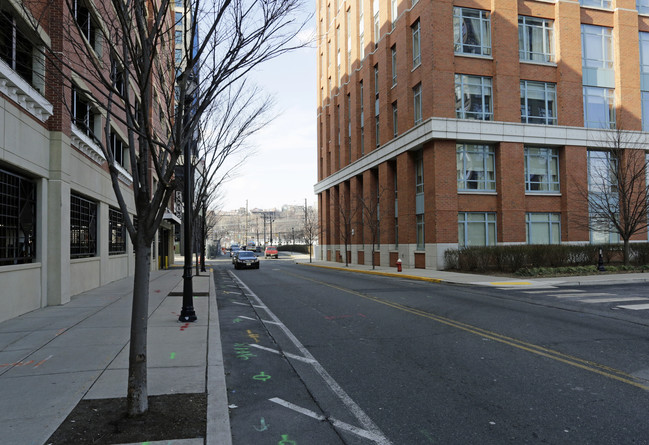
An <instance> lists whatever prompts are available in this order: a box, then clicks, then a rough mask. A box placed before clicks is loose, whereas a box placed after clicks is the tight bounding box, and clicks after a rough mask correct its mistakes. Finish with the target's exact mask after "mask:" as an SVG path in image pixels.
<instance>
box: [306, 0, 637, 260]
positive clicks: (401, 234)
mask: <svg viewBox="0 0 649 445" xmlns="http://www.w3.org/2000/svg"><path fill="white" fill-rule="evenodd" d="M317 14H318V15H317V20H318V21H317V23H318V32H319V36H320V39H319V45H318V55H319V58H318V88H319V91H318V94H319V96H318V101H319V106H318V156H317V158H318V183H317V184H316V187H315V189H316V193H318V195H319V209H320V226H321V237H320V239H321V245H322V250H321V253H320V255H321V257H322V258H323V259H329V260H338V261H342V260H343V258H342V255H344V252H345V250H346V249H345V245H347V246H348V247H347V249H348V250H349V252H348V260H349V261H351V262H352V263H365V264H370V263H371V259H370V257H369V255H370V254H371V252H372V238H373V236H372V235H373V234H374V235H376V238H377V239H376V241H377V242H376V250H377V252H376V253H375V258H374V260H375V263H376V264H380V265H388V264H389V265H394V263H395V261H396V259H397V258H401V259H402V261H403V264H404V267H417V268H433V269H435V268H437V269H441V268H443V266H444V264H443V262H444V260H443V258H444V251H445V250H447V249H448V248H457V247H458V246H459V247H462V246H468V245H494V244H522V243H588V242H616V241H617V240H618V239H619V238H618V236H617V233H613V232H612V231H608V232H607V231H606V230H599V231H596V232H595V231H592V230H590V229H589V228H588V227H587V225H585V224H584V220H585V219H587V218H588V206H587V205H585V204H584V201H585V198H584V195H583V193H581V190H583V189H584V187H586V190H587V187H588V183H589V176H588V175H589V173H588V172H589V168H590V169H591V170H593V169H597V166H598V165H601V162H602V157H605V156H606V155H605V153H606V152H605V151H602V149H601V147H604V146H606V144H607V143H609V142H607V141H609V140H610V138H609V134H610V133H611V131H610V129H616V128H617V129H622V130H624V131H623V133H624V134H628V135H633V136H634V137H635V136H638V135H639V136H642V135H643V134H644V133H643V131H647V130H648V129H649V1H648V0H637V1H636V0H580V1H563V0H556V1H555V0H518V1H515V0H465V1H450V0H418V1H417V0H412V1H410V0H352V1H349V0H320V1H318V6H317ZM598 148H599V150H598ZM636 148H637V147H636ZM640 149H642V147H640ZM598 162H599V163H600V164H598ZM636 239H638V240H639V239H643V240H646V239H647V234H646V232H643V233H642V234H639V235H637V236H636Z"/></svg>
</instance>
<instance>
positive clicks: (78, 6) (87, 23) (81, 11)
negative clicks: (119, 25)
mask: <svg viewBox="0 0 649 445" xmlns="http://www.w3.org/2000/svg"><path fill="white" fill-rule="evenodd" d="M73 3H74V18H75V20H76V22H77V25H78V26H79V29H80V30H81V34H82V35H83V36H84V37H85V38H86V40H87V41H88V43H90V46H91V47H92V48H93V49H94V50H95V51H98V50H99V45H98V42H99V39H98V38H97V34H98V31H97V29H98V27H97V23H96V21H95V18H94V17H93V16H92V13H91V12H90V10H89V9H88V7H87V5H86V4H85V2H84V1H83V0H75V1H74V2H73Z"/></svg>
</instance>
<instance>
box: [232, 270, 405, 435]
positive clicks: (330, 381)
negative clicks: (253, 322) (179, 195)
mask: <svg viewBox="0 0 649 445" xmlns="http://www.w3.org/2000/svg"><path fill="white" fill-rule="evenodd" d="M228 273H229V274H230V276H231V277H232V278H233V279H235V280H236V281H238V282H239V286H240V287H241V288H242V289H244V291H245V292H246V294H247V295H249V296H250V297H251V298H253V299H255V300H256V301H257V302H258V303H259V304H260V305H262V307H263V308H264V309H265V310H266V313H267V314H268V316H269V317H270V318H271V319H272V320H273V321H274V322H275V323H277V325H278V326H280V327H281V329H282V330H283V331H284V335H286V336H287V337H288V338H289V340H291V341H292V342H293V344H294V345H295V347H297V349H298V350H299V351H300V353H301V354H302V355H303V356H304V357H305V358H308V359H310V360H313V369H314V370H315V371H316V372H317V373H318V374H320V377H322V379H323V380H324V381H325V383H326V384H327V385H328V386H329V389H330V390H331V391H332V392H333V393H334V394H335V395H336V396H338V398H339V399H340V400H341V401H342V402H343V403H344V404H345V406H347V409H349V411H350V412H351V413H352V414H353V415H354V416H355V417H356V419H358V421H359V422H360V423H361V424H362V425H363V427H364V428H365V429H366V430H369V431H370V433H372V434H374V435H375V436H376V437H377V438H379V439H378V440H376V443H377V444H379V445H392V442H390V440H389V439H388V438H387V437H385V435H384V434H383V433H382V432H381V430H380V429H379V427H378V426H377V425H376V424H375V423H374V422H373V421H372V419H370V418H369V416H368V415H367V414H365V412H364V411H363V410H362V409H361V407H360V406H358V404H357V403H356V402H354V400H353V399H352V398H351V397H350V396H349V395H348V394H347V393H346V392H345V390H344V389H342V388H341V387H340V385H339V384H338V383H337V382H336V381H335V380H334V378H333V377H331V375H329V373H328V372H327V371H326V370H325V369H324V367H323V366H322V365H321V364H320V363H318V361H317V360H316V359H315V357H313V355H312V354H311V353H310V352H309V350H308V349H307V348H305V347H304V345H302V343H300V341H299V340H298V339H297V337H295V335H293V333H292V332H291V331H290V330H289V329H288V328H287V327H286V326H285V325H284V323H282V322H281V321H280V319H279V318H277V316H276V315H275V314H273V312H272V311H271V310H270V309H268V308H267V307H265V306H263V303H262V301H261V299H260V298H259V297H258V296H257V295H256V294H255V293H254V292H253V291H252V290H250V288H249V287H248V286H246V284H245V283H244V282H243V281H241V279H240V278H239V277H237V276H236V275H235V274H233V273H232V272H230V271H228Z"/></svg>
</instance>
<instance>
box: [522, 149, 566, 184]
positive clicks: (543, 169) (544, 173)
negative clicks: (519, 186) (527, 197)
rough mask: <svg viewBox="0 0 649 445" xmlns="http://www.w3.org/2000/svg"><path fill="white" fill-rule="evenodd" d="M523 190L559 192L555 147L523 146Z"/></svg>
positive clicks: (557, 158) (557, 155) (557, 159)
mask: <svg viewBox="0 0 649 445" xmlns="http://www.w3.org/2000/svg"><path fill="white" fill-rule="evenodd" d="M525 191H528V192H556V193H558V192H559V154H558V153H557V150H556V149H555V148H542V147H525Z"/></svg>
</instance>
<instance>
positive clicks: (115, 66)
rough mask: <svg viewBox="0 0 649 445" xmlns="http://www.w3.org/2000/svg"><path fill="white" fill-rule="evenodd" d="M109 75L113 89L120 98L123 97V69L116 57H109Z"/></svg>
mask: <svg viewBox="0 0 649 445" xmlns="http://www.w3.org/2000/svg"><path fill="white" fill-rule="evenodd" d="M110 75H111V81H112V83H113V87H114V88H115V90H116V91H117V93H118V94H119V95H120V96H124V69H123V68H122V66H121V65H120V63H119V61H118V60H117V58H116V57H114V56H113V55H111V57H110Z"/></svg>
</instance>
